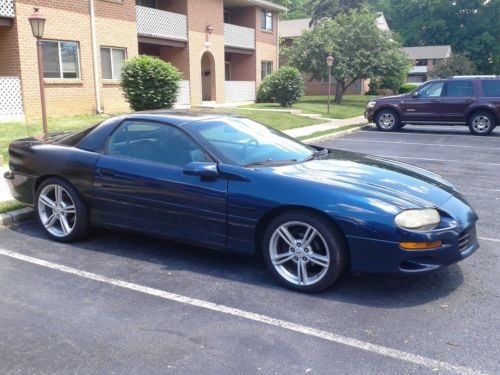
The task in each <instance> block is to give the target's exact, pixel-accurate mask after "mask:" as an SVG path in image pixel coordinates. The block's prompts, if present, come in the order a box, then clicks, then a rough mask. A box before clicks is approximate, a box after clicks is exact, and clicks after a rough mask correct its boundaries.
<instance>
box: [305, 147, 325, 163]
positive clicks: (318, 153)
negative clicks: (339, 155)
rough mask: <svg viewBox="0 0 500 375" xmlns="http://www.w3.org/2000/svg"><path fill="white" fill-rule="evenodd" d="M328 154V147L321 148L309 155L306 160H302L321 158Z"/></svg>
mask: <svg viewBox="0 0 500 375" xmlns="http://www.w3.org/2000/svg"><path fill="white" fill-rule="evenodd" d="M326 155H328V149H327V148H322V149H321V150H317V151H314V152H313V153H312V154H311V155H309V156H308V157H306V158H305V159H304V160H302V162H304V161H309V160H313V159H316V158H320V157H322V156H326Z"/></svg>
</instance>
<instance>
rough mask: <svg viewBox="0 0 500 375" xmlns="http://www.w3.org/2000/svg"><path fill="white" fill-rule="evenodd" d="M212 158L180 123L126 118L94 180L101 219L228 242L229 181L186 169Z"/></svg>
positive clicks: (215, 242)
mask: <svg viewBox="0 0 500 375" xmlns="http://www.w3.org/2000/svg"><path fill="white" fill-rule="evenodd" d="M209 160H210V158H209V156H207V154H206V153H205V151H204V150H203V149H202V148H201V147H200V146H199V145H198V144H197V143H196V142H195V141H194V140H193V139H192V138H191V137H190V136H189V135H187V134H186V133H184V131H182V130H180V129H179V128H177V127H174V126H170V125H167V124H163V123H156V122H148V121H136V120H133V121H132V120H127V121H124V122H123V123H122V124H121V125H120V126H119V127H118V128H117V129H116V130H115V131H114V132H113V133H112V134H111V136H110V137H109V140H108V142H107V145H106V151H105V153H104V154H103V155H102V156H101V157H100V158H99V160H98V161H97V165H96V171H95V175H94V182H93V191H94V196H95V199H96V201H95V204H94V205H93V206H94V210H95V211H96V214H97V217H98V218H99V220H100V221H101V222H102V224H105V225H113V226H118V227H126V228H131V229H134V230H139V231H144V232H150V233H155V234H159V235H162V236H167V237H169V238H173V239H179V240H182V241H188V242H194V243H198V244H202V245H207V246H215V247H219V246H224V245H225V241H226V231H227V199H226V195H227V181H226V180H225V179H224V178H221V177H215V178H202V177H199V176H193V175H187V174H185V173H184V166H185V165H186V164H188V163H190V162H193V161H209Z"/></svg>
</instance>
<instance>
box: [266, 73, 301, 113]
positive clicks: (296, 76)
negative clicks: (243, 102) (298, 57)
mask: <svg viewBox="0 0 500 375" xmlns="http://www.w3.org/2000/svg"><path fill="white" fill-rule="evenodd" d="M302 95H304V79H303V78H302V75H301V74H300V72H299V70H298V69H296V68H292V67H289V66H285V67H283V68H281V69H279V70H278V71H277V72H275V73H273V74H271V75H268V76H267V77H266V78H265V79H264V81H263V82H262V84H261V85H260V86H259V90H258V91H257V101H259V102H276V103H279V105H280V106H282V107H290V106H291V105H292V104H293V103H295V102H296V101H297V100H299V99H300V97H301V96H302Z"/></svg>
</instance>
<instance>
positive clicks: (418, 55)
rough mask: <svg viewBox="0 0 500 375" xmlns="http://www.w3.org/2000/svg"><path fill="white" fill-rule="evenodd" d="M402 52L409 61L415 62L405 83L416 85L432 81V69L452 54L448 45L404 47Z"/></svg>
mask: <svg viewBox="0 0 500 375" xmlns="http://www.w3.org/2000/svg"><path fill="white" fill-rule="evenodd" d="M403 52H404V53H406V54H407V55H408V58H409V59H411V60H415V66H413V67H412V68H411V70H410V72H409V73H408V77H407V79H406V81H407V82H408V83H417V84H419V83H422V82H425V81H427V80H429V79H432V78H433V77H432V73H431V72H432V69H433V68H434V67H435V66H436V65H437V64H439V63H441V62H442V61H444V60H446V59H448V58H450V57H451V54H452V52H451V46H450V45H444V46H418V47H404V48H403ZM443 78H444V77H443Z"/></svg>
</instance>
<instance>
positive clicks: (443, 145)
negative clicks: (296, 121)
mask: <svg viewBox="0 0 500 375" xmlns="http://www.w3.org/2000/svg"><path fill="white" fill-rule="evenodd" d="M337 141H344V142H346V141H347V142H363V143H389V144H398V145H415V146H438V147H458V148H475V149H479V150H500V147H482V146H468V145H445V144H442V143H417V142H400V141H372V140H368V139H359V138H357V139H348V138H337Z"/></svg>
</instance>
